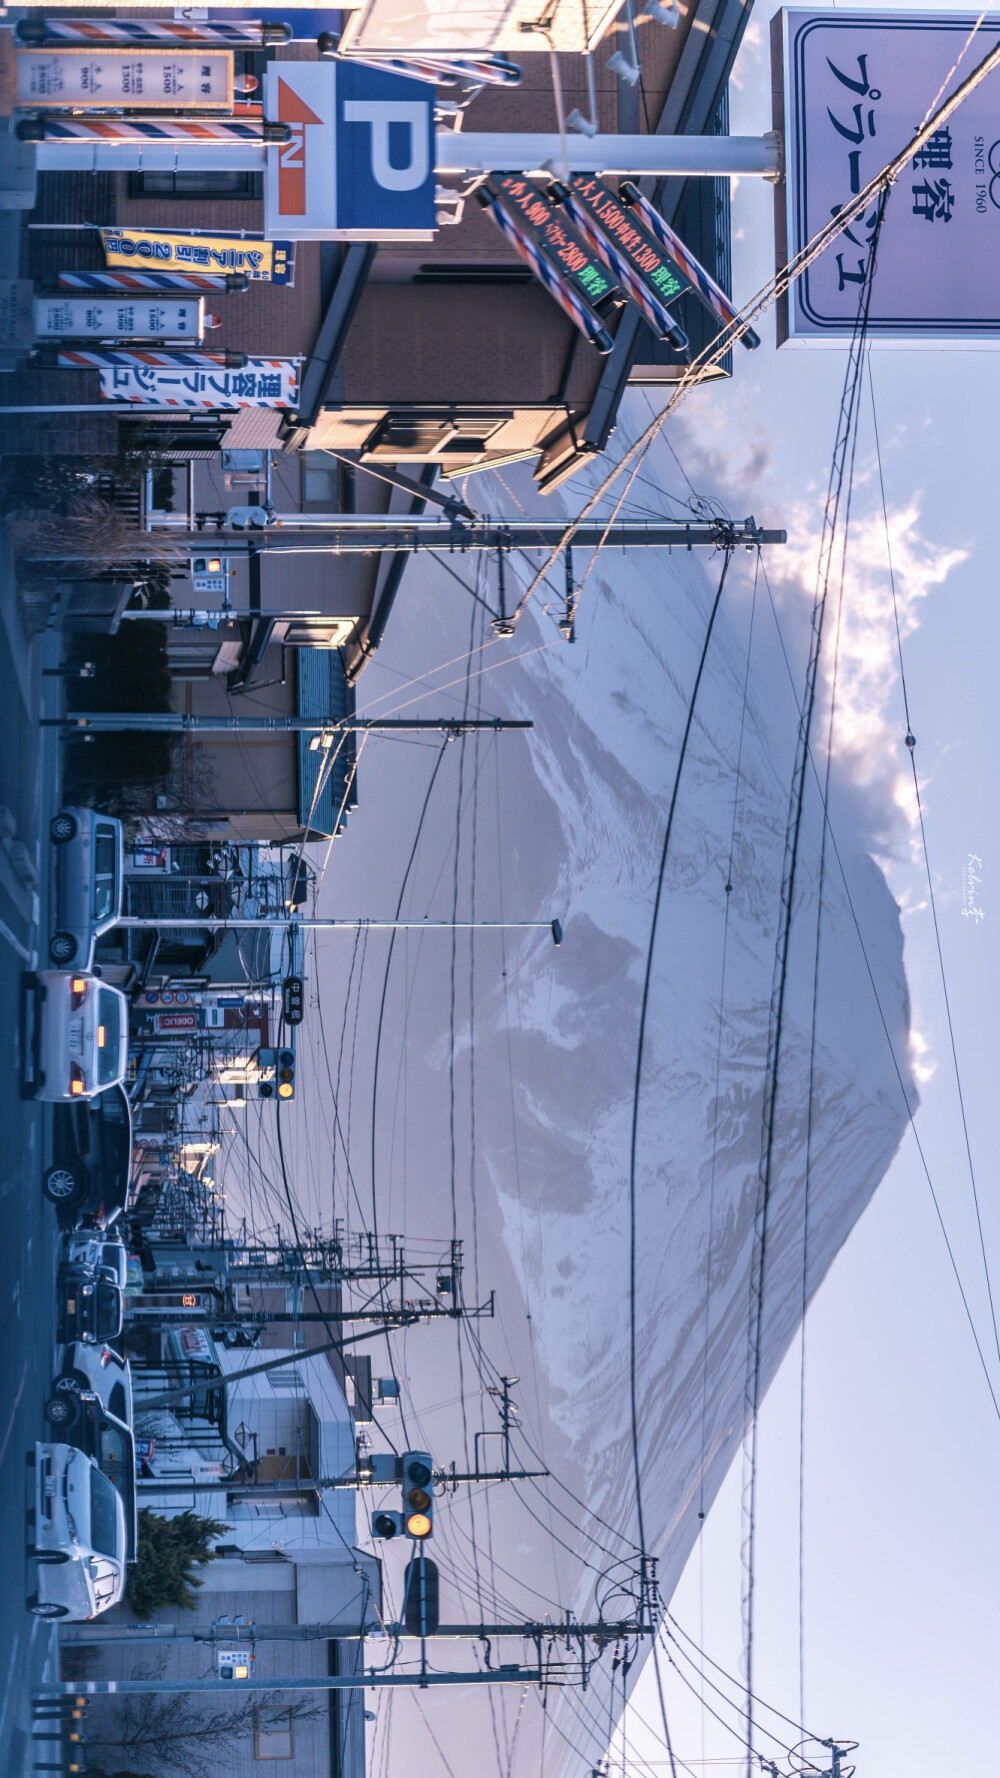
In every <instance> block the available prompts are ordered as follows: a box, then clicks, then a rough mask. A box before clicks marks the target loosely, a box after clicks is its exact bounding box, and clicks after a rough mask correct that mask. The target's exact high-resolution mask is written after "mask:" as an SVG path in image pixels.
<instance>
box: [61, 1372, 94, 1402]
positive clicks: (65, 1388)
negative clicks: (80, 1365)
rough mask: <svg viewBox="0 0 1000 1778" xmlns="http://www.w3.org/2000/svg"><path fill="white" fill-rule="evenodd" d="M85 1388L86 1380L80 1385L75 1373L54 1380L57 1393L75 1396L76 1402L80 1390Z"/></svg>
mask: <svg viewBox="0 0 1000 1778" xmlns="http://www.w3.org/2000/svg"><path fill="white" fill-rule="evenodd" d="M87 1387H88V1385H87V1382H86V1379H84V1381H83V1382H82V1383H81V1381H80V1378H79V1376H78V1375H77V1374H76V1373H75V1372H72V1373H71V1374H70V1375H69V1376H66V1377H57V1378H56V1380H55V1388H56V1391H57V1393H59V1394H61V1395H73V1396H76V1398H77V1400H79V1397H80V1392H81V1390H82V1389H85V1388H87Z"/></svg>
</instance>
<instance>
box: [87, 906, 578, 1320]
mask: <svg viewBox="0 0 1000 1778" xmlns="http://www.w3.org/2000/svg"><path fill="white" fill-rule="evenodd" d="M115 924H116V925H117V926H130V927H132V928H133V930H135V931H137V932H158V931H159V930H160V928H161V926H164V925H167V924H169V926H170V930H171V932H173V931H174V929H175V928H177V929H178V930H180V931H181V932H270V931H271V930H272V929H273V928H274V927H275V926H294V927H295V928H296V930H299V929H303V930H305V931H307V932H548V933H550V934H551V936H552V942H553V944H557V945H561V944H562V937H563V931H562V926H561V925H560V923H559V921H558V920H299V919H296V920H292V919H285V918H284V917H283V916H281V915H278V916H277V917H275V916H273V915H272V916H271V918H270V919H268V918H263V917H262V918H260V919H257V920H227V919H223V918H221V917H219V918H215V917H212V918H209V917H207V916H206V917H205V918H204V919H202V918H201V917H200V916H199V917H197V918H190V919H189V918H188V917H187V916H185V917H184V918H183V919H180V918H175V916H174V915H173V914H170V915H169V916H167V915H166V914H156V915H148V916H147V915H139V914H123V915H122V917H121V919H120V920H117V921H116V922H115ZM363 1337H364V1336H363V1335H358V1338H359V1339H360V1338H363Z"/></svg>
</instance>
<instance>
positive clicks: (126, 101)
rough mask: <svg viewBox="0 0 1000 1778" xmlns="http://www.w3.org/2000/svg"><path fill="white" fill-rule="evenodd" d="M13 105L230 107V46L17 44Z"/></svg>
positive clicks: (91, 108) (105, 108) (130, 108)
mask: <svg viewBox="0 0 1000 1778" xmlns="http://www.w3.org/2000/svg"><path fill="white" fill-rule="evenodd" d="M15 59H16V63H17V81H16V88H15V94H16V96H15V101H14V102H15V104H16V105H19V106H30V107H31V108H32V109H33V110H40V109H42V108H43V107H46V108H48V107H51V106H55V107H57V108H58V107H62V108H64V109H66V110H71V111H117V110H121V109H123V108H124V109H126V110H128V111H141V110H143V109H147V108H153V109H158V110H171V109H174V108H176V109H177V110H179V111H180V110H184V111H231V110H232V106H233V55H232V51H231V50H228V49H202V50H195V49H115V48H113V47H109V48H107V49H104V48H101V49H94V48H89V49H19V50H18V51H17V52H16V58H15Z"/></svg>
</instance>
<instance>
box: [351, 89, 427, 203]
mask: <svg viewBox="0 0 1000 1778" xmlns="http://www.w3.org/2000/svg"><path fill="white" fill-rule="evenodd" d="M344 118H345V120H346V122H347V123H367V124H370V125H371V132H372V146H371V154H372V176H373V178H374V180H375V183H376V185H381V187H382V189H383V191H416V190H417V188H418V186H421V185H423V183H424V180H425V179H426V178H427V174H428V172H429V171H430V161H429V156H428V153H427V106H426V105H423V104H420V103H415V104H414V103H408V102H407V101H405V100H402V99H345V101H344ZM394 123H396V124H406V126H407V128H408V129H409V132H410V158H409V162H408V164H407V165H406V166H405V167H394V166H393V164H392V162H391V160H390V159H389V126H390V124H394Z"/></svg>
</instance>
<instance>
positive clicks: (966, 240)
mask: <svg viewBox="0 0 1000 1778" xmlns="http://www.w3.org/2000/svg"><path fill="white" fill-rule="evenodd" d="M779 21H780V23H779ZM975 22H976V20H975V16H974V15H973V14H971V13H969V14H965V13H949V14H944V13H909V14H908V13H891V12H875V11H873V12H840V11H837V12H829V11H828V12H822V13H820V12H808V11H804V10H803V11H799V10H797V9H787V10H785V11H784V12H783V13H781V14H780V15H779V20H778V21H776V25H778V27H779V28H778V31H777V33H776V38H775V47H776V52H777V49H778V46H779V45H780V53H781V55H782V57H783V75H784V80H783V92H784V106H785V116H784V136H785V151H786V187H785V190H784V192H783V193H782V194H781V195H779V198H778V202H779V204H780V205H781V206H782V209H781V211H780V212H779V217H778V231H779V258H785V259H788V258H791V257H792V256H793V255H794V254H795V253H796V252H798V251H799V250H800V249H801V248H802V247H803V246H805V244H806V242H807V241H809V240H810V239H811V238H812V237H813V236H814V235H815V234H816V233H817V231H818V230H819V229H820V228H822V227H823V226H824V225H825V224H826V223H828V222H829V220H830V218H831V217H832V216H836V215H837V214H838V213H839V211H840V210H841V209H842V207H843V205H844V204H845V203H846V202H847V201H848V200H849V199H850V198H851V196H853V195H856V194H857V193H858V192H859V191H861V190H862V189H863V188H864V186H865V185H866V184H867V183H868V181H869V180H870V179H872V178H873V177H874V176H875V175H876V174H877V173H878V172H879V171H880V169H881V168H882V167H883V166H885V165H886V163H887V162H888V161H890V160H891V159H892V158H893V157H894V156H895V155H897V154H898V153H899V152H900V150H901V149H903V148H905V147H906V144H907V142H908V141H909V140H911V139H912V137H913V136H914V135H915V134H916V132H917V129H918V127H919V125H920V124H921V122H922V121H923V119H924V118H925V117H926V116H927V114H928V111H929V110H931V109H932V107H933V106H934V103H935V99H937V103H938V104H940V103H941V102H942V101H943V99H944V98H945V97H947V95H948V94H949V93H951V92H954V90H955V88H956V87H958V86H959V85H960V84H961V82H962V81H963V80H964V79H966V77H967V76H968V75H969V74H970V73H971V72H972V70H973V69H974V68H975V67H976V65H977V64H978V63H979V62H981V61H982V60H983V58H984V57H985V56H986V55H987V54H988V53H989V51H990V50H991V49H993V48H995V46H996V43H997V39H998V34H1000V19H998V18H997V16H996V15H995V14H994V15H992V16H990V15H988V17H987V20H986V21H985V22H984V23H983V24H982V25H981V26H980V28H979V30H978V31H977V33H976V36H975V39H974V41H973V43H972V44H971V45H970V46H969V47H968V49H967V50H966V44H967V41H968V38H969V33H970V31H971V30H972V27H973V25H974V24H975ZM963 51H964V52H965V53H963ZM956 63H958V64H959V65H958V67H957V68H956ZM939 94H940V97H938V95H939ZM998 101H1000V73H994V74H991V75H990V76H989V77H988V78H987V79H986V80H984V81H983V82H982V84H981V85H980V86H979V87H977V88H976V89H975V90H974V91H973V92H972V93H971V94H970V96H969V97H968V98H967V99H966V100H965V101H964V103H963V104H962V105H961V106H960V107H959V109H958V110H957V111H956V112H954V113H953V114H952V116H951V117H950V118H949V119H948V122H947V124H946V125H945V126H944V127H943V128H942V129H940V130H939V131H937V132H936V133H935V134H934V135H933V136H932V137H931V138H930V140H929V141H928V142H927V143H926V144H925V146H924V147H923V148H922V149H920V151H919V152H918V153H917V154H916V155H914V156H913V158H912V163H911V165H910V166H909V167H908V168H907V169H906V171H905V172H903V173H902V174H901V175H900V177H899V179H898V180H897V182H896V184H895V185H894V186H893V188H892V191H891V192H890V195H889V199H888V202H887V204H886V208H885V217H884V221H883V224H882V228H881V231H880V236H879V242H878V253H877V261H876V275H875V278H874V282H873V285H872V294H871V308H870V315H869V328H868V331H869V334H870V336H871V337H872V338H875V339H899V340H906V341H909V342H913V341H920V340H926V341H928V342H930V341H938V342H941V341H946V340H961V339H969V338H971V339H975V338H991V337H992V338H1000V304H998V302H997V291H998V289H1000V108H998ZM876 214H877V206H876V205H875V204H874V203H873V204H872V205H871V206H870V207H869V209H868V211H867V212H866V213H865V214H864V215H862V216H859V217H858V218H857V219H856V221H854V222H853V223H851V225H850V227H849V228H847V229H846V230H845V231H844V233H843V234H842V235H840V236H839V237H838V238H837V239H836V240H835V241H834V242H833V243H832V244H831V245H830V246H829V247H827V249H826V250H825V252H824V253H822V254H821V255H820V256H819V258H818V259H817V260H815V261H814V263H813V264H812V265H811V266H810V267H809V268H808V270H807V271H805V272H804V273H803V274H802V276H801V277H800V278H798V279H797V280H796V282H795V283H794V284H793V285H792V287H791V290H790V292H789V295H788V298H787V300H786V302H785V303H784V304H783V307H782V311H781V313H780V314H779V341H781V342H784V341H785V340H793V341H797V340H811V341H814V342H816V341H819V342H821V341H822V340H824V339H832V340H836V339H842V338H844V337H846V336H849V335H850V334H851V333H852V332H853V329H854V325H855V321H856V318H857V314H858V307H859V301H860V297H861V293H862V290H863V288H864V284H865V279H866V273H867V269H868V263H869V256H870V251H871V242H872V234H873V230H874V228H875V222H876ZM785 236H787V239H786V238H785Z"/></svg>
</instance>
